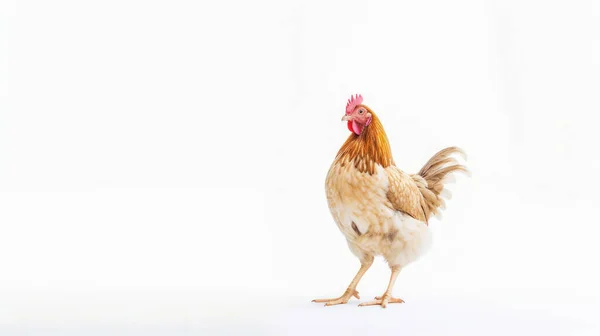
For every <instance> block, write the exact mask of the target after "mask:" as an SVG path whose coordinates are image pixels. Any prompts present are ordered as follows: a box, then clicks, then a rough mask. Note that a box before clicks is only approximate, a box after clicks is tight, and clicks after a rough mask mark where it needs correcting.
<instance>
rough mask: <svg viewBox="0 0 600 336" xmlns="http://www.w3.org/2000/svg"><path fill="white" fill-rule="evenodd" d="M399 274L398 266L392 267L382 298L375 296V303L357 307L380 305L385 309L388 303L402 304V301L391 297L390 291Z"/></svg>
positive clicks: (371, 302) (365, 303)
mask: <svg viewBox="0 0 600 336" xmlns="http://www.w3.org/2000/svg"><path fill="white" fill-rule="evenodd" d="M398 274H400V266H392V275H391V277H390V283H389V284H388V288H387V289H386V291H385V293H383V295H382V296H376V297H375V301H369V302H363V303H361V304H359V305H358V306H359V307H363V306H375V305H380V306H381V307H383V308H385V307H387V304H388V303H403V302H404V300H402V299H397V298H393V297H392V289H394V283H395V282H396V278H397V277H398Z"/></svg>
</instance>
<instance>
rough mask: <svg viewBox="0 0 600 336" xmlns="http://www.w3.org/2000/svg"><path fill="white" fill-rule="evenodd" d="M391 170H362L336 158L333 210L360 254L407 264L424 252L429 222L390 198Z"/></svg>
mask: <svg viewBox="0 0 600 336" xmlns="http://www.w3.org/2000/svg"><path fill="white" fill-rule="evenodd" d="M389 184H390V183H389V179H388V172H387V170H386V169H384V168H383V167H381V166H380V165H376V166H375V173H374V174H369V173H368V172H364V173H363V172H360V171H359V170H357V169H356V168H355V165H354V164H352V163H348V162H343V161H336V162H334V164H333V165H332V166H331V168H330V170H329V172H328V174H327V178H326V182H325V185H326V194H327V201H328V204H329V209H330V211H331V214H332V216H333V218H334V220H335V222H336V224H337V226H338V228H339V229H340V231H341V232H342V233H343V234H344V236H345V237H346V239H347V240H348V245H349V247H350V250H351V251H352V252H353V253H354V254H355V255H356V256H357V257H359V258H361V259H363V258H364V257H365V256H376V255H382V256H384V258H385V259H386V260H387V261H388V263H389V264H390V265H400V266H405V265H407V264H409V263H411V262H413V261H415V260H416V259H417V258H418V257H419V256H421V255H422V254H424V253H425V252H426V250H427V248H428V247H429V245H430V242H431V233H430V231H429V228H428V227H427V224H426V223H425V222H423V221H421V220H417V219H415V218H413V217H411V216H410V215H408V214H406V213H404V212H401V211H396V210H395V208H394V206H393V205H392V203H391V202H390V200H389V199H388V196H387V195H388V191H389V187H390V185H389Z"/></svg>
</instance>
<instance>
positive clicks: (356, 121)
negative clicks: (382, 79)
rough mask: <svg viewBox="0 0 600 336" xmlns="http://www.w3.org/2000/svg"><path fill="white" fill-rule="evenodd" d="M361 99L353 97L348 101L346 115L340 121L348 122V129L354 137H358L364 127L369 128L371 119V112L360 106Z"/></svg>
mask: <svg viewBox="0 0 600 336" xmlns="http://www.w3.org/2000/svg"><path fill="white" fill-rule="evenodd" d="M362 101H363V97H362V96H361V95H358V94H357V95H354V96H351V97H350V99H348V103H347V104H346V114H345V115H344V116H343V117H342V121H347V122H348V129H349V130H350V132H353V133H354V134H356V135H360V134H361V133H362V131H363V130H364V129H365V127H367V126H369V124H370V123H371V119H372V118H373V113H372V111H371V110H370V109H369V108H368V107H366V106H365V105H363V104H362Z"/></svg>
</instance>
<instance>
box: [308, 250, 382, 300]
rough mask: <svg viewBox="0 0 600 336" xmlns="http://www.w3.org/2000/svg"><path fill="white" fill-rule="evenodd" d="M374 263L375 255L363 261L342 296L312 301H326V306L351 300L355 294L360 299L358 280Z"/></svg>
mask: <svg viewBox="0 0 600 336" xmlns="http://www.w3.org/2000/svg"><path fill="white" fill-rule="evenodd" d="M372 264H373V257H371V258H369V259H368V260H367V261H362V262H361V265H360V269H359V270H358V273H356V275H355V276H354V279H352V282H351V283H350V286H348V289H346V291H345V292H344V294H342V296H340V297H338V298H334V299H315V300H312V302H325V306H333V305H337V304H344V303H348V300H350V298H351V297H353V296H354V297H356V298H357V299H360V296H358V292H357V291H356V286H357V285H358V282H359V281H360V279H361V278H362V277H363V275H365V273H366V272H367V270H368V269H369V267H371V265H372Z"/></svg>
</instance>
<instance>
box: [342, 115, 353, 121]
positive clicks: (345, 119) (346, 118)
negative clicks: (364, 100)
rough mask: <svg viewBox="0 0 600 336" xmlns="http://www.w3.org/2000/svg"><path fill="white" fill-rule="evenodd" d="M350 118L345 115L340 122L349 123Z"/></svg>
mask: <svg viewBox="0 0 600 336" xmlns="http://www.w3.org/2000/svg"><path fill="white" fill-rule="evenodd" d="M351 119H352V118H351V117H350V116H349V115H345V116H343V117H342V121H350V120H351Z"/></svg>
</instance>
